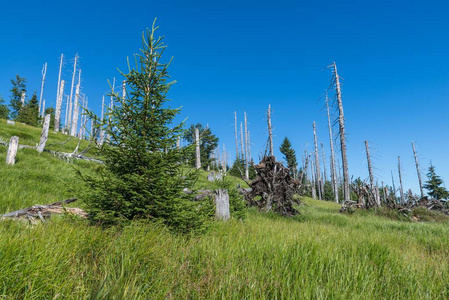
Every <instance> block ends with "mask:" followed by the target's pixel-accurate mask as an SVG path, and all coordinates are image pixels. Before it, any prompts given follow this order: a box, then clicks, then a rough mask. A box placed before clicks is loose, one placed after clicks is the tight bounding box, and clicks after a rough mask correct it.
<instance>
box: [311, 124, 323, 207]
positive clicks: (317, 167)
mask: <svg viewBox="0 0 449 300" xmlns="http://www.w3.org/2000/svg"><path fill="white" fill-rule="evenodd" d="M313 139H314V145H315V178H316V185H317V189H318V199H319V200H321V195H322V184H321V174H320V173H321V171H320V156H319V154H318V140H317V137H316V124H315V121H313Z"/></svg>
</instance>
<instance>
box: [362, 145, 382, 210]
mask: <svg viewBox="0 0 449 300" xmlns="http://www.w3.org/2000/svg"><path fill="white" fill-rule="evenodd" d="M365 149H366V160H367V161H368V173H369V182H370V189H371V192H372V193H373V195H374V197H375V199H374V200H375V201H376V205H377V206H380V198H379V197H378V194H377V193H376V190H375V188H374V175H373V168H372V164H371V155H370V154H369V146H368V141H365Z"/></svg>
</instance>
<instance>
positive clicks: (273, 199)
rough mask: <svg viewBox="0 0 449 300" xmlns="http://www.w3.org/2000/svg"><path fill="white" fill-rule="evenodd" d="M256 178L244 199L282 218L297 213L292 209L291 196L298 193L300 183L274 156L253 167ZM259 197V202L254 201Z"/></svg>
mask: <svg viewBox="0 0 449 300" xmlns="http://www.w3.org/2000/svg"><path fill="white" fill-rule="evenodd" d="M254 169H255V170H256V173H257V178H256V179H255V180H254V181H253V182H251V183H250V186H251V189H252V190H251V192H249V193H247V194H246V199H247V200H248V201H249V203H250V204H252V205H257V206H258V207H259V209H261V210H264V211H270V210H273V211H274V212H276V213H278V214H280V215H282V216H292V215H296V214H298V213H299V212H298V211H297V210H296V209H294V208H293V194H294V193H295V192H296V191H298V189H299V187H300V182H299V181H297V180H294V179H293V178H292V177H291V176H290V172H289V170H288V169H287V168H286V167H284V166H283V165H282V164H281V163H280V162H277V161H276V159H275V157H274V156H265V157H263V159H262V160H261V161H260V163H259V164H258V165H255V166H254ZM256 196H260V197H261V199H260V200H255V197H256Z"/></svg>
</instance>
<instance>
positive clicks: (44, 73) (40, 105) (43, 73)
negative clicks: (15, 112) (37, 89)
mask: <svg viewBox="0 0 449 300" xmlns="http://www.w3.org/2000/svg"><path fill="white" fill-rule="evenodd" d="M45 75H47V63H45V64H44V67H43V68H42V85H41V94H40V96H39V115H41V114H42V111H43V110H45V104H44V105H43V107H42V97H43V95H44V85H45Z"/></svg>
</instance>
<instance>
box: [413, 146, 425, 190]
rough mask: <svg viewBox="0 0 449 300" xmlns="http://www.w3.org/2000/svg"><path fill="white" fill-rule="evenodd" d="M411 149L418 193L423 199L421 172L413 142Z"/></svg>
mask: <svg viewBox="0 0 449 300" xmlns="http://www.w3.org/2000/svg"><path fill="white" fill-rule="evenodd" d="M412 149H413V155H414V156H415V165H416V173H417V174H418V181H419V191H420V192H421V198H423V197H424V191H423V188H422V181H421V172H420V171H419V163H418V156H417V155H416V150H415V143H414V142H413V141H412Z"/></svg>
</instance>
